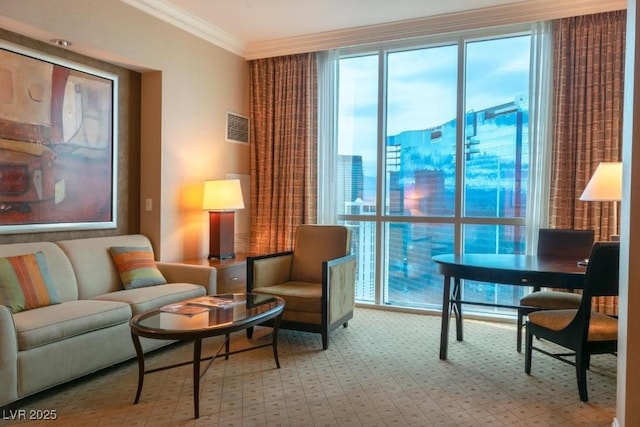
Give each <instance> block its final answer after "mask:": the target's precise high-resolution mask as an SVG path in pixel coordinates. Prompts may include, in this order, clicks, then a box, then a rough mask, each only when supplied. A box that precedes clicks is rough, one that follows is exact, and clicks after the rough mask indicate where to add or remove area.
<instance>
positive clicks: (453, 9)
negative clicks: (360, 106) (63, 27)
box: [122, 0, 535, 57]
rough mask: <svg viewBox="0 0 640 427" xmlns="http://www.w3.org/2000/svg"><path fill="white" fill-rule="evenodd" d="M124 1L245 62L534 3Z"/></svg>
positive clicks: (471, 0) (458, 0)
mask: <svg viewBox="0 0 640 427" xmlns="http://www.w3.org/2000/svg"><path fill="white" fill-rule="evenodd" d="M122 1H123V2H125V3H127V4H129V5H130V6H133V7H136V8H138V9H140V10H143V11H144V12H147V13H149V14H151V15H154V16H156V17H158V18H160V19H163V20H165V21H167V22H170V23H171V24H173V25H176V26H178V27H181V28H183V29H185V30H187V31H190V32H192V33H194V34H196V35H199V36H201V37H203V38H205V39H208V40H209V41H212V42H214V43H215V44H218V45H220V46H221V47H223V48H226V49H228V50H230V51H232V52H234V53H237V54H239V55H242V56H245V57H246V56H247V55H246V52H247V51H251V46H264V45H265V44H268V43H271V44H275V43H276V42H278V41H290V40H292V39H296V40H309V39H313V38H316V39H317V38H324V39H326V38H331V37H335V35H336V34H338V33H340V32H344V31H345V30H354V29H358V30H360V31H364V30H368V31H375V29H376V28H378V27H382V26H385V25H388V24H390V23H395V24H399V23H411V22H414V21H416V20H419V19H423V18H429V17H431V18H432V17H434V16H441V15H445V16H446V15H451V14H456V13H459V12H469V11H475V10H478V11H480V10H485V11H486V10H487V8H495V7H499V6H504V5H510V4H516V3H523V4H524V3H532V2H531V1H529V2H525V1H523V0H447V1H443V0H394V1H389V0H122ZM533 3H535V2H533ZM249 56H251V55H249ZM254 56H255V55H254Z"/></svg>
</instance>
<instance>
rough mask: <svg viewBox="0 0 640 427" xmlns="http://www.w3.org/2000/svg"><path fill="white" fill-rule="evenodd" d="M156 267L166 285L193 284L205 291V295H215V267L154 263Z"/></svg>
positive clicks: (216, 272)
mask: <svg viewBox="0 0 640 427" xmlns="http://www.w3.org/2000/svg"><path fill="white" fill-rule="evenodd" d="M156 266H157V267H158V270H160V272H161V273H162V275H163V276H164V277H165V278H166V279H167V282H168V283H193V284H196V285H200V286H203V287H204V288H205V289H206V290H207V295H215V294H216V292H217V277H218V276H217V274H218V271H217V270H216V269H215V267H208V266H206V265H188V264H178V263H172V262H160V261H158V262H156Z"/></svg>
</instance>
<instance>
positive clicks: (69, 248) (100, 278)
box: [49, 234, 151, 299]
mask: <svg viewBox="0 0 640 427" xmlns="http://www.w3.org/2000/svg"><path fill="white" fill-rule="evenodd" d="M56 245H58V246H59V247H60V248H61V249H62V250H63V251H64V253H65V254H66V255H67V257H68V258H69V261H71V264H72V265H73V271H74V272H75V277H76V278H77V282H78V284H77V289H78V298H79V299H89V298H92V297H95V296H97V295H102V294H106V293H109V292H116V291H120V290H122V281H121V280H120V275H119V274H118V270H117V269H116V266H115V264H114V262H113V260H112V259H111V254H110V253H109V248H110V247H112V246H137V247H151V242H150V241H149V239H147V238H146V237H145V236H143V235H141V234H128V235H122V236H107V237H90V238H88V239H73V240H60V241H58V242H56ZM49 265H51V264H49ZM54 280H55V279H54Z"/></svg>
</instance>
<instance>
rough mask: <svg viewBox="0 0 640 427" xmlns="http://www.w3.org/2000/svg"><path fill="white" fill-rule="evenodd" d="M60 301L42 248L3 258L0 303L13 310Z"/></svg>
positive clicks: (1, 263)
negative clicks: (30, 252) (40, 250)
mask: <svg viewBox="0 0 640 427" xmlns="http://www.w3.org/2000/svg"><path fill="white" fill-rule="evenodd" d="M51 304H60V297H59V296H58V292H57V291H56V288H55V286H54V285H53V280H51V276H50V275H49V269H48V268H47V263H46V260H45V258H44V254H43V253H42V252H36V253H33V254H26V255H18V256H13V257H8V258H0V305H4V306H7V307H9V310H11V312H12V313H18V312H20V311H24V310H30V309H32V308H37V307H45V306H48V305H51Z"/></svg>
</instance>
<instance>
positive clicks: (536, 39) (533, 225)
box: [527, 22, 553, 254]
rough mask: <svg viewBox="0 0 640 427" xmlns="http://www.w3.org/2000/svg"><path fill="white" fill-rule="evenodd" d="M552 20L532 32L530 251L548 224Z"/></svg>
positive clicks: (534, 247) (528, 203) (528, 250)
mask: <svg viewBox="0 0 640 427" xmlns="http://www.w3.org/2000/svg"><path fill="white" fill-rule="evenodd" d="M551 27H552V24H551V23H550V22H537V23H535V24H534V25H533V29H532V33H531V84H530V88H529V114H530V117H529V147H530V148H529V149H530V152H529V189H528V192H527V194H528V200H527V253H528V254H534V253H535V252H536V248H537V246H538V230H539V229H540V228H545V227H548V226H549V215H548V212H549V194H550V190H549V187H550V182H551V125H550V123H551V111H550V105H551V90H552V86H553V81H552V72H551V67H552V62H553V53H552V48H553V36H552V33H551V31H552V30H551Z"/></svg>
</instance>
